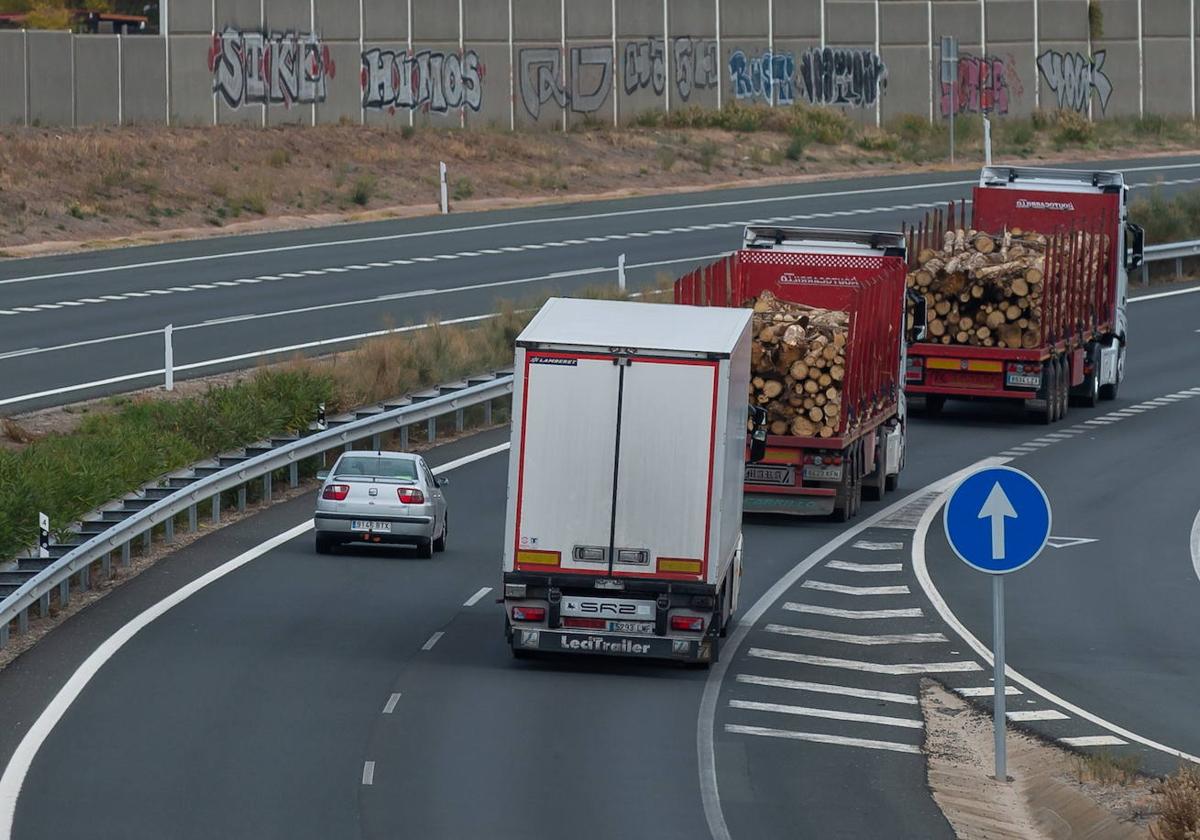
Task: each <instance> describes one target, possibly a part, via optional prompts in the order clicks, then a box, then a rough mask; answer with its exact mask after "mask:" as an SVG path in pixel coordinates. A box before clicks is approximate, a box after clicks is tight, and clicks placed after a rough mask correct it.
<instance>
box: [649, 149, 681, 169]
mask: <svg viewBox="0 0 1200 840" xmlns="http://www.w3.org/2000/svg"><path fill="white" fill-rule="evenodd" d="M654 155H655V157H657V158H658V165H659V166H660V167H662V171H663V172H670V171H671V168H672V167H673V166H674V165H675V161H676V160H677V159H678V156H677V155H676V154H675V150H674V149H672V148H671V147H670V146H659V147H658V150H657V151H655V153H654Z"/></svg>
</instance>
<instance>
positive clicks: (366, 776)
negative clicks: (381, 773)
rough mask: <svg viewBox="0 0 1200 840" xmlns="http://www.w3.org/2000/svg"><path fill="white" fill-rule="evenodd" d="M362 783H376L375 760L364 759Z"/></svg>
mask: <svg viewBox="0 0 1200 840" xmlns="http://www.w3.org/2000/svg"><path fill="white" fill-rule="evenodd" d="M362 783H363V784H364V785H373V784H375V762H374V761H364V762H363V774H362Z"/></svg>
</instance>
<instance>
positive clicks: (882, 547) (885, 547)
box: [850, 540, 904, 551]
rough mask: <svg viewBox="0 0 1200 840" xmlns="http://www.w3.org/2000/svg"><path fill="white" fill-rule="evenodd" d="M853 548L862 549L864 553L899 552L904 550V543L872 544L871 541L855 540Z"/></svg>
mask: <svg viewBox="0 0 1200 840" xmlns="http://www.w3.org/2000/svg"><path fill="white" fill-rule="evenodd" d="M850 547H851V548H861V549H862V550H863V551H899V550H900V549H902V548H904V543H902V542H871V541H870V540H855V541H854V542H853V543H852V544H851V546H850Z"/></svg>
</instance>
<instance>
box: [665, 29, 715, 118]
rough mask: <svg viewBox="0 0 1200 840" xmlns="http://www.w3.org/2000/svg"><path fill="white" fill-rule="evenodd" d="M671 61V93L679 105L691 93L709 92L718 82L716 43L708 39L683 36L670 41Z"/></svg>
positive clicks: (689, 97)
mask: <svg viewBox="0 0 1200 840" xmlns="http://www.w3.org/2000/svg"><path fill="white" fill-rule="evenodd" d="M671 61H672V62H674V64H673V65H672V68H673V70H674V73H673V74H672V75H673V76H674V77H675V92H676V93H677V94H679V98H680V100H682V101H683V102H687V101H688V100H689V99H691V97H692V93H693V92H694V91H698V90H713V89H715V88H716V86H717V85H718V84H720V82H721V63H720V59H719V58H718V57H717V42H716V41H713V40H711V39H709V38H693V37H691V36H689V35H684V36H682V37H680V38H675V39H673V43H672V45H671Z"/></svg>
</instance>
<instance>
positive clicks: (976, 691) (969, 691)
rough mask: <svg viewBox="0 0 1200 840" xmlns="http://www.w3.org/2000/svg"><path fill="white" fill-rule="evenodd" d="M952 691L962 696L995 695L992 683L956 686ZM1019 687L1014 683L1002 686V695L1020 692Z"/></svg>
mask: <svg viewBox="0 0 1200 840" xmlns="http://www.w3.org/2000/svg"><path fill="white" fill-rule="evenodd" d="M954 691H955V692H956V693H957V694H961V695H962V696H963V697H995V696H996V687H995V686H994V685H981V686H978V687H975V688H956V689H954ZM1020 693H1021V689H1019V688H1017V687H1016V686H1015V685H1006V686H1004V696H1005V697H1008V696H1010V695H1016V694H1020Z"/></svg>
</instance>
